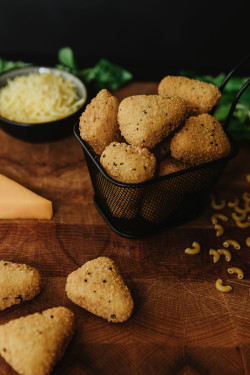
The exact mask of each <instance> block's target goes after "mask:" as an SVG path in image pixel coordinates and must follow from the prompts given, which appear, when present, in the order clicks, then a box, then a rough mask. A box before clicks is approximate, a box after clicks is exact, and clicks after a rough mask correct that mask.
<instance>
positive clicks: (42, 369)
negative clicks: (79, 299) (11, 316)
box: [0, 307, 74, 375]
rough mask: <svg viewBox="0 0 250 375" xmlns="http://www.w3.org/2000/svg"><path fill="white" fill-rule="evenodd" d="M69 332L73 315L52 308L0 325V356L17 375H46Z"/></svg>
mask: <svg viewBox="0 0 250 375" xmlns="http://www.w3.org/2000/svg"><path fill="white" fill-rule="evenodd" d="M73 332H74V314H73V313H72V312H71V311H70V310H69V309H67V308H65V307H54V308H52V309H48V310H45V311H43V312H41V313H35V314H31V315H28V316H25V317H22V318H19V319H15V320H11V321H10V322H9V323H7V324H4V325H2V326H0V354H1V356H2V357H3V358H4V359H5V361H6V362H8V363H9V364H10V366H11V367H12V368H13V369H14V370H15V371H17V372H18V373H19V374H22V375H48V374H49V373H50V372H51V371H52V369H53V367H54V365H55V364H56V362H58V361H59V360H60V359H61V358H62V356H63V354H64V352H65V350H66V348H67V346H68V344H69V342H70V340H71V337H72V335H73Z"/></svg>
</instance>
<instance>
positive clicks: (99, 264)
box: [66, 257, 134, 323]
mask: <svg viewBox="0 0 250 375" xmlns="http://www.w3.org/2000/svg"><path fill="white" fill-rule="evenodd" d="M66 293H67V295H68V297H69V298H70V299H71V300H72V301H73V302H74V303H76V304H77V305H79V306H81V307H83V308H84V309H86V310H88V311H90V312H91V313H93V314H95V315H97V316H100V317H102V318H103V319H107V320H108V321H109V322H114V323H118V322H124V321H125V320H127V319H128V318H129V317H130V316H131V314H132V311H133V308H134V302H133V299H132V297H131V294H130V291H129V289H128V288H127V286H126V285H125V284H124V281H123V279H122V277H121V275H120V273H119V271H118V269H117V267H116V266H115V263H114V262H113V260H111V259H109V258H106V257H99V258H96V259H93V260H91V261H89V262H86V263H85V264H84V265H83V266H82V267H81V268H78V269H77V270H76V271H74V272H72V273H71V274H70V275H69V276H68V278H67V283H66Z"/></svg>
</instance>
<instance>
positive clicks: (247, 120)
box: [180, 70, 250, 139]
mask: <svg viewBox="0 0 250 375" xmlns="http://www.w3.org/2000/svg"><path fill="white" fill-rule="evenodd" d="M180 74H181V75H183V76H186V77H190V78H194V79H198V80H200V81H204V82H208V83H213V84H214V85H216V86H218V87H219V86H220V85H221V83H222V82H223V80H224V79H225V77H226V75H225V74H223V73H221V74H219V75H218V76H216V77H214V76H211V75H198V74H197V73H196V72H195V71H184V70H182V71H181V72H180ZM248 79H249V78H245V77H244V78H242V77H231V78H230V80H229V81H228V83H227V85H226V87H225V88H224V90H223V93H222V97H221V100H220V102H219V105H218V107H217V109H216V111H215V114H214V116H215V117H216V118H217V119H218V120H219V121H220V122H223V121H225V119H226V118H227V115H228V112H229V110H230V107H231V104H232V102H233V100H234V97H235V95H236V94H237V92H238V91H239V90H240V89H241V87H242V86H243V85H244V84H245V83H246V82H247V80H248ZM228 130H229V131H230V132H231V133H232V134H233V136H234V137H235V138H237V139H250V88H249V87H248V89H246V91H245V92H244V93H243V94H242V96H241V98H240V100H239V102H238V104H237V105H236V108H235V111H234V114H233V117H232V119H231V121H230V124H229V127H228Z"/></svg>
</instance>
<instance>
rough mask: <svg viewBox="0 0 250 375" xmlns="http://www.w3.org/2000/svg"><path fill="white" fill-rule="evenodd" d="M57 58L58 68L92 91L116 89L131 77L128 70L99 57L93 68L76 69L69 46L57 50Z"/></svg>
mask: <svg viewBox="0 0 250 375" xmlns="http://www.w3.org/2000/svg"><path fill="white" fill-rule="evenodd" d="M58 60H59V62H60V64H59V65H57V67H58V68H60V69H64V70H67V71H69V72H72V73H73V74H75V75H76V76H78V77H79V78H80V79H82V80H83V81H84V82H85V83H86V84H87V85H88V86H89V87H90V88H91V89H92V90H94V91H99V90H101V89H103V88H106V89H107V90H117V89H118V88H119V87H121V86H122V85H124V84H125V83H126V82H129V81H130V80H131V79H132V78H133V76H132V74H131V73H130V72H128V71H127V70H125V69H123V68H121V67H120V66H118V65H115V64H112V63H111V62H110V61H108V60H106V59H101V60H100V61H99V62H98V63H97V64H96V65H95V66H94V67H93V68H88V69H78V67H77V64H76V61H75V57H74V53H73V51H72V49H71V48H69V47H64V48H61V49H60V50H59V52H58Z"/></svg>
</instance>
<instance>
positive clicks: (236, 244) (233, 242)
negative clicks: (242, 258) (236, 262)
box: [223, 240, 240, 250]
mask: <svg viewBox="0 0 250 375" xmlns="http://www.w3.org/2000/svg"><path fill="white" fill-rule="evenodd" d="M230 245H231V246H233V247H234V248H235V250H240V244H239V242H237V241H235V240H226V241H224V242H223V246H224V247H229V246H230Z"/></svg>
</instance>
